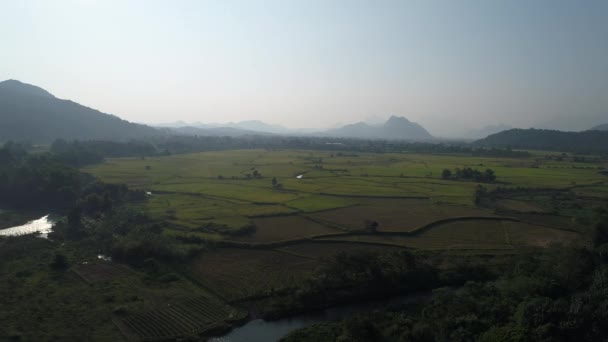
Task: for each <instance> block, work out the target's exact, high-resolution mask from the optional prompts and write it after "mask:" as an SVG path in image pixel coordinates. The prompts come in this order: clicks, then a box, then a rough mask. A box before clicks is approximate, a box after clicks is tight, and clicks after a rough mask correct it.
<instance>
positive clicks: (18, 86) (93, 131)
mask: <svg viewBox="0 0 608 342" xmlns="http://www.w3.org/2000/svg"><path fill="white" fill-rule="evenodd" d="M268 134H277V135H311V136H328V137H332V136H334V137H348V138H360V139H388V140H391V139H393V140H412V141H428V140H431V139H433V137H432V136H431V134H430V133H429V132H428V131H427V130H426V129H424V128H423V127H422V126H420V125H419V124H417V123H415V122H411V121H409V120H408V119H406V118H404V117H398V116H391V117H390V118H389V119H388V120H387V121H386V122H385V123H384V124H380V125H370V124H367V123H363V122H360V123H356V124H351V125H345V126H342V127H339V128H335V129H330V130H325V131H314V130H312V129H299V130H293V129H288V128H285V127H283V126H279V125H270V124H267V123H264V122H262V121H257V120H250V121H241V122H237V123H227V124H203V123H193V124H187V123H185V122H182V121H178V122H174V123H169V124H160V125H156V127H151V126H148V125H144V124H137V123H132V122H129V121H126V120H122V119H120V118H119V117H117V116H114V115H110V114H106V113H102V112H100V111H98V110H95V109H92V108H89V107H86V106H83V105H80V104H78V103H76V102H72V101H70V100H62V99H58V98H56V97H55V96H53V95H52V94H51V93H50V92H48V91H46V90H44V89H42V88H40V87H37V86H34V85H30V84H26V83H22V82H19V81H16V80H8V81H3V82H0V142H3V141H8V140H19V141H23V140H26V141H29V142H32V143H50V142H52V141H53V140H55V139H59V138H61V139H66V140H75V139H78V140H119V141H120V140H131V139H144V138H147V137H155V136H166V135H209V136H218V135H219V136H242V135H268Z"/></svg>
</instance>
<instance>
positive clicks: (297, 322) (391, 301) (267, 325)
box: [209, 291, 433, 342]
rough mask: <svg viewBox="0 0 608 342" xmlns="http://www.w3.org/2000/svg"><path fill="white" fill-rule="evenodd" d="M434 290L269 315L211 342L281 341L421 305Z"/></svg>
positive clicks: (213, 338)
mask: <svg viewBox="0 0 608 342" xmlns="http://www.w3.org/2000/svg"><path fill="white" fill-rule="evenodd" d="M432 295H433V292H432V291H423V292H416V293H413V294H408V295H401V296H394V297H390V298H383V299H367V300H363V301H359V302H358V303H352V302H351V303H350V304H341V305H336V306H331V307H328V308H323V309H317V310H308V311H306V312H300V313H298V314H296V315H293V314H292V315H286V316H282V317H281V316H278V315H277V313H275V315H273V316H266V318H265V319H262V318H257V319H256V318H255V316H253V319H251V320H249V321H247V322H246V323H245V324H244V325H242V326H238V327H235V328H233V329H232V330H231V331H230V332H228V333H226V334H225V335H223V336H219V337H212V338H211V339H209V341H210V342H257V341H259V342H266V341H278V340H280V339H281V338H283V337H285V336H287V335H288V334H289V333H291V332H292V331H295V330H298V329H301V328H304V327H307V326H311V325H313V324H316V323H320V322H327V321H335V320H340V319H344V318H349V317H352V316H354V315H357V314H361V313H366V312H371V311H374V310H386V309H403V308H404V307H405V306H412V305H418V304H422V303H424V302H426V301H428V300H430V299H431V298H432Z"/></svg>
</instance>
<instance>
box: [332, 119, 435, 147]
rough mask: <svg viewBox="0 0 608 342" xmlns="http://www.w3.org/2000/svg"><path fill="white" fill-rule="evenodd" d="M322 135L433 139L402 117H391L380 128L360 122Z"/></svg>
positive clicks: (421, 128) (425, 131)
mask: <svg viewBox="0 0 608 342" xmlns="http://www.w3.org/2000/svg"><path fill="white" fill-rule="evenodd" d="M320 134H322V135H326V136H335V137H345V138H361V139H388V140H417V141H421V140H431V139H433V136H432V135H431V134H430V133H429V132H428V131H427V130H426V129H424V128H423V127H422V126H420V125H419V124H417V123H415V122H411V121H409V120H408V119H406V118H404V117H400V116H391V117H390V118H389V119H388V120H387V121H386V122H385V123H384V124H383V125H379V126H374V125H369V124H366V123H364V122H359V123H356V124H352V125H346V126H343V127H340V128H336V129H332V130H328V131H325V132H321V133H320Z"/></svg>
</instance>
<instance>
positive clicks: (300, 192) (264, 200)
mask: <svg viewBox="0 0 608 342" xmlns="http://www.w3.org/2000/svg"><path fill="white" fill-rule="evenodd" d="M542 157H543V154H542V153H541V152H539V153H538V154H537V155H536V157H534V158H523V159H514V158H493V157H465V156H455V155H423V154H408V153H402V154H398V153H386V154H374V153H357V154H349V155H348V156H338V155H337V153H333V152H321V151H291V150H290V151H267V150H234V151H221V152H205V153H196V154H186V155H176V156H167V157H155V158H145V159H142V158H120V159H110V160H108V161H107V162H106V163H104V164H100V165H95V166H91V167H87V168H85V169H84V170H85V171H87V172H90V173H92V174H94V175H96V176H98V177H100V178H102V179H103V180H105V181H109V182H121V183H123V182H124V183H127V184H130V185H131V186H133V187H135V188H139V189H142V190H146V191H152V193H153V195H152V196H151V197H150V200H149V201H148V202H147V203H146V204H145V207H144V208H143V209H144V210H146V211H147V212H148V213H149V214H150V215H152V216H154V217H157V218H160V219H164V220H166V221H168V222H169V223H170V224H171V225H172V227H170V228H169V230H170V231H172V233H171V234H177V233H176V232H178V231H184V230H186V231H187V230H191V231H193V232H194V233H196V234H201V232H200V230H199V228H200V227H202V226H204V225H206V224H209V223H216V224H225V225H227V226H229V227H230V228H233V229H238V228H240V227H242V226H244V225H246V224H249V223H251V222H254V221H255V222H256V224H257V225H258V231H257V233H255V234H254V235H252V236H250V237H246V238H241V239H242V240H246V241H249V242H268V241H276V240H277V239H289V238H301V237H307V236H312V235H316V233H319V232H324V231H330V230H331V229H332V228H342V229H349V230H359V229H363V228H364V227H365V221H368V220H370V221H377V222H378V223H379V224H380V226H379V230H381V231H409V230H412V229H415V228H417V227H420V226H423V225H426V224H429V223H432V222H434V221H437V220H440V219H446V218H451V217H462V216H491V215H493V208H491V209H480V208H476V207H475V205H474V203H473V194H474V191H475V187H476V186H477V184H476V183H474V182H466V181H446V180H442V179H440V174H441V171H442V170H443V169H445V168H448V169H455V168H463V167H472V168H477V169H481V170H484V169H486V168H492V169H494V170H495V172H496V174H497V176H498V181H499V182H501V184H500V185H501V186H505V187H534V188H541V187H542V188H555V189H564V188H570V189H572V191H573V192H574V193H575V194H577V195H580V196H585V197H589V196H592V197H594V198H597V200H596V202H597V201H603V200H605V198H606V195H605V194H606V193H608V190H606V189H608V188H606V187H607V186H608V177H606V176H605V175H602V174H600V173H598V169H599V168H601V167H606V166H608V165H606V163H605V162H597V163H576V162H572V161H568V160H569V159H565V160H564V161H556V160H551V161H548V160H547V161H542ZM539 158H541V159H539ZM539 160H541V161H539ZM253 170H257V171H258V172H260V173H261V174H262V178H258V179H250V178H248V177H247V174H252V173H253ZM300 174H302V175H304V176H303V178H301V179H298V178H296V176H297V175H300ZM218 176H221V177H218ZM275 177H276V178H277V180H278V182H279V183H281V184H282V190H278V189H274V188H273V187H272V184H271V180H272V178H275ZM485 186H486V187H488V188H489V189H492V188H494V187H496V186H497V184H486V185H485ZM391 198H392V199H391ZM408 198H415V199H408ZM585 203H587V202H585ZM495 207H496V208H499V209H501V210H506V211H507V212H508V213H514V214H515V215H520V214H521V213H525V212H545V213H551V214H553V213H557V212H559V213H560V214H561V215H566V216H569V217H576V216H577V215H578V216H584V217H585V220H588V216H589V213H582V211H583V210H581V209H577V208H578V207H576V206H573V208H574V209H569V208H562V207H556V205H555V203H551V199H546V198H545V199H543V198H541V197H530V198H525V197H524V198H503V199H502V200H500V201H499V202H498V203H497V204H495ZM579 207H585V205H584V204H583V205H580V204H579ZM289 214H300V215H301V216H305V217H308V218H310V219H312V220H314V221H315V222H316V223H313V222H310V221H306V220H303V219H301V218H297V217H298V216H293V218H290V219H282V218H281V219H275V218H272V219H263V218H261V217H267V216H277V215H289ZM289 220H294V221H293V222H287V221H289ZM539 220H540V221H544V222H545V223H547V224H548V225H553V224H555V222H558V221H560V222H561V221H563V219H562V218H560V217H559V216H555V217H552V216H543V217H541V218H537V217H534V219H531V220H530V221H531V222H535V223H539V222H540V221H539ZM585 222H586V221H585ZM322 226H324V227H322ZM559 227H563V225H561V224H560V225H559ZM180 234H181V233H180ZM309 234H310V235H309ZM205 238H207V239H222V238H225V237H224V236H220V235H217V236H209V235H205ZM230 239H232V238H230Z"/></svg>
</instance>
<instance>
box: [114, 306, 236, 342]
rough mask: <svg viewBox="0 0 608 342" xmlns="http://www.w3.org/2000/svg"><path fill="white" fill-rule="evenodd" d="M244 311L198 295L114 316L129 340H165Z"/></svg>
mask: <svg viewBox="0 0 608 342" xmlns="http://www.w3.org/2000/svg"><path fill="white" fill-rule="evenodd" d="M244 315H246V313H245V312H242V311H240V310H237V309H236V308H233V307H231V306H229V305H226V304H223V303H221V302H219V301H217V300H214V299H211V298H208V297H198V298H194V299H190V300H186V301H182V302H179V303H176V304H168V305H167V306H165V307H162V308H158V309H155V310H150V311H148V312H145V313H142V314H136V315H131V316H129V317H126V318H115V319H114V322H115V323H116V325H117V326H118V327H119V329H120V331H121V332H122V333H123V334H124V335H125V336H126V337H127V338H128V339H130V340H134V341H143V340H167V339H175V338H179V337H188V336H196V335H197V334H200V333H203V332H205V331H206V330H209V329H212V328H214V327H216V326H217V325H218V324H220V323H223V322H226V321H231V320H237V319H239V318H242V317H244Z"/></svg>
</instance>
